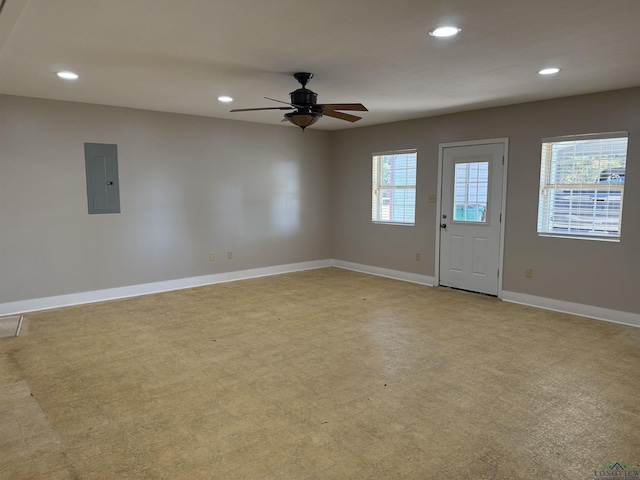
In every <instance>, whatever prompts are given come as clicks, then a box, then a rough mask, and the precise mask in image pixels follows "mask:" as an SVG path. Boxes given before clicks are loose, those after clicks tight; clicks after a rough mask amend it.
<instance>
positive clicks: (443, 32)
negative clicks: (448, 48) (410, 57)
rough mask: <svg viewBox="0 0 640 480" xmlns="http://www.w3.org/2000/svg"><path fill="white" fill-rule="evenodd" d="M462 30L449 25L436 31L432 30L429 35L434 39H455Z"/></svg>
mask: <svg viewBox="0 0 640 480" xmlns="http://www.w3.org/2000/svg"><path fill="white" fill-rule="evenodd" d="M460 30H461V29H460V28H458V27H454V26H452V25H447V26H444V27H438V28H436V29H435V30H431V31H430V32H429V35H431V36H432V37H453V36H454V35H457V34H458V33H460Z"/></svg>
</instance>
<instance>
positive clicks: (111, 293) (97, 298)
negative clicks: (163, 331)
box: [0, 260, 332, 316]
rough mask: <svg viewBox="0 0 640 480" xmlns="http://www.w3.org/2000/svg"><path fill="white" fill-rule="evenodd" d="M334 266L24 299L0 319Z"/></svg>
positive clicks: (323, 263) (5, 308) (316, 264)
mask: <svg viewBox="0 0 640 480" xmlns="http://www.w3.org/2000/svg"><path fill="white" fill-rule="evenodd" d="M331 265H332V261H331V260H315V261H311V262H300V263H290V264H287V265H275V266H272V267H263V268H253V269H250V270H240V271H236V272H225V273H215V274H212V275H203V276H199V277H190V278H179V279H176V280H167V281H164V282H154V283H144V284H141V285H131V286H128V287H117V288H107V289H104V290H95V291H92V292H80V293H72V294H68V295H59V296H55V297H46V298H34V299H30V300H21V301H17V302H9V303H2V304H0V316H4V315H15V314H18V313H27V312H35V311H39V310H50V309H52V308H60V307H70V306H72V305H82V304H85V303H95V302H104V301H106V300H116V299H118V298H128V297H138V296H141V295H149V294H153V293H160V292H167V291H171V290H182V289H185V288H193V287H202V286H205V285H213V284H216V283H224V282H233V281H235V280H246V279H248V278H256V277H266V276H269V275H278V274H281V273H290V272H298V271H302V270H313V269H316V268H325V267H330V266H331Z"/></svg>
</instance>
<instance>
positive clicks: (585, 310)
mask: <svg viewBox="0 0 640 480" xmlns="http://www.w3.org/2000/svg"><path fill="white" fill-rule="evenodd" d="M502 300H504V301H505V302H511V303H519V304H521V305H528V306H530V307H537V308H543V309H545V310H553V311H554V312H561V313H570V314H571V315H578V316H580V317H587V318H593V319H596V320H603V321H605V322H611V323H619V324H621V325H628V326H630V327H640V314H637V313H631V312H623V311H620V310H611V309H609V308H602V307H594V306H592V305H583V304H581V303H571V302H565V301H563V300H554V299H553V298H545V297H536V296H535V295H526V294H524V293H517V292H508V291H505V290H503V291H502Z"/></svg>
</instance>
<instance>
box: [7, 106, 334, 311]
mask: <svg viewBox="0 0 640 480" xmlns="http://www.w3.org/2000/svg"><path fill="white" fill-rule="evenodd" d="M84 142H95V143H115V144H117V145H118V156H119V174H120V175H119V176H120V195H121V206H122V213H121V214H112V215H88V213H87V199H86V183H85V166H84V145H83V143H84ZM328 156H329V133H327V132H322V131H318V130H311V129H310V130H309V131H307V132H305V134H304V135H303V134H302V132H301V131H300V130H299V129H297V128H293V127H291V128H287V127H285V126H267V125H260V124H252V123H247V122H240V121H237V122H236V121H225V120H216V119H210V118H201V117H192V116H186V115H173V114H164V113H157V112H147V111H141V110H132V109H125V108H113V107H104V106H97V105H87V104H80V103H68V102H57V101H47V100H37V99H28V98H20V97H11V96H2V97H0V303H5V302H12V301H18V300H24V299H32V298H41V297H47V296H56V295H62V294H68V293H78V292H85V291H93V290H99V289H104V288H110V287H120V286H127V285H135V284H142V283H149V282H156V281H163V280H171V279H178V278H186V277H193V276H199V275H206V274H212V273H220V272H225V271H234V270H244V269H248V268H258V267H264V266H271V265H281V264H287V263H294V262H303V261H311V260H320V259H326V258H330V252H329V241H328V232H329V223H328V222H329V216H328V214H329V209H328V198H329V196H328V188H329V183H328V182H329V170H328V164H327V161H326V159H327V158H328ZM227 250H232V251H233V253H234V259H233V260H231V261H229V260H227V258H226V257H227V255H226V252H227ZM209 252H215V253H216V261H215V262H210V261H209V257H208V255H209Z"/></svg>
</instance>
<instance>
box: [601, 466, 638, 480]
mask: <svg viewBox="0 0 640 480" xmlns="http://www.w3.org/2000/svg"><path fill="white" fill-rule="evenodd" d="M593 478H594V479H596V480H598V479H602V478H638V479H640V468H638V467H630V466H629V465H628V464H627V462H609V463H607V466H606V467H604V468H601V469H600V470H596V471H594V472H593Z"/></svg>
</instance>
